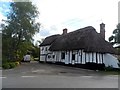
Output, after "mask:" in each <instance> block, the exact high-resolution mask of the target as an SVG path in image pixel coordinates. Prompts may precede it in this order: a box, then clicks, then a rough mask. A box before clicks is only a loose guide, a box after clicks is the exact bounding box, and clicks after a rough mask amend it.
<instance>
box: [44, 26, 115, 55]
mask: <svg viewBox="0 0 120 90" xmlns="http://www.w3.org/2000/svg"><path fill="white" fill-rule="evenodd" d="M48 38H50V37H48ZM48 38H46V40H45V41H44V42H43V44H44V43H45V42H46V43H49V42H50V43H51V47H50V49H49V50H50V51H67V50H78V49H83V50H84V51H85V52H99V53H115V49H114V48H113V47H112V45H111V44H110V43H109V42H107V41H105V40H104V39H103V38H102V37H101V35H100V34H99V33H97V32H96V30H95V28H93V27H92V26H88V27H85V28H82V29H78V30H76V31H73V32H70V33H67V34H65V35H60V36H59V37H57V38H56V40H55V39H54V41H49V40H47V39H48ZM47 41H48V42H47Z"/></svg>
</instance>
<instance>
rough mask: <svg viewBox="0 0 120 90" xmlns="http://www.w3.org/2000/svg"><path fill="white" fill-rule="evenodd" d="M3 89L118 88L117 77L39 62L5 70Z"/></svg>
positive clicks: (3, 73)
mask: <svg viewBox="0 0 120 90" xmlns="http://www.w3.org/2000/svg"><path fill="white" fill-rule="evenodd" d="M2 87H3V88H118V76H117V75H105V74H102V73H100V72H99V71H92V70H85V69H81V68H75V67H67V66H60V65H54V64H44V63H43V64H41V63H38V62H31V63H22V64H21V65H20V66H18V67H16V68H14V69H10V70H3V72H2Z"/></svg>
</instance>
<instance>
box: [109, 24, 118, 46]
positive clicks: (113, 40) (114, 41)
mask: <svg viewBox="0 0 120 90" xmlns="http://www.w3.org/2000/svg"><path fill="white" fill-rule="evenodd" d="M109 42H110V43H111V44H112V45H114V44H120V23H119V24H118V25H117V28H116V29H115V30H114V31H113V35H112V36H111V37H109Z"/></svg>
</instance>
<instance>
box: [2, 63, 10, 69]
mask: <svg viewBox="0 0 120 90" xmlns="http://www.w3.org/2000/svg"><path fill="white" fill-rule="evenodd" d="M2 68H3V69H10V64H9V63H4V64H3V65H2Z"/></svg>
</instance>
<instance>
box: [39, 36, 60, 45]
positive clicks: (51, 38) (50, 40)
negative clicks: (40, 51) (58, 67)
mask: <svg viewBox="0 0 120 90" xmlns="http://www.w3.org/2000/svg"><path fill="white" fill-rule="evenodd" d="M59 36H60V35H59V34H56V35H52V36H49V37H46V38H45V40H44V41H43V42H42V43H41V44H40V46H46V45H51V44H52V43H53V42H54V41H55V40H56V38H58V37H59Z"/></svg>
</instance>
